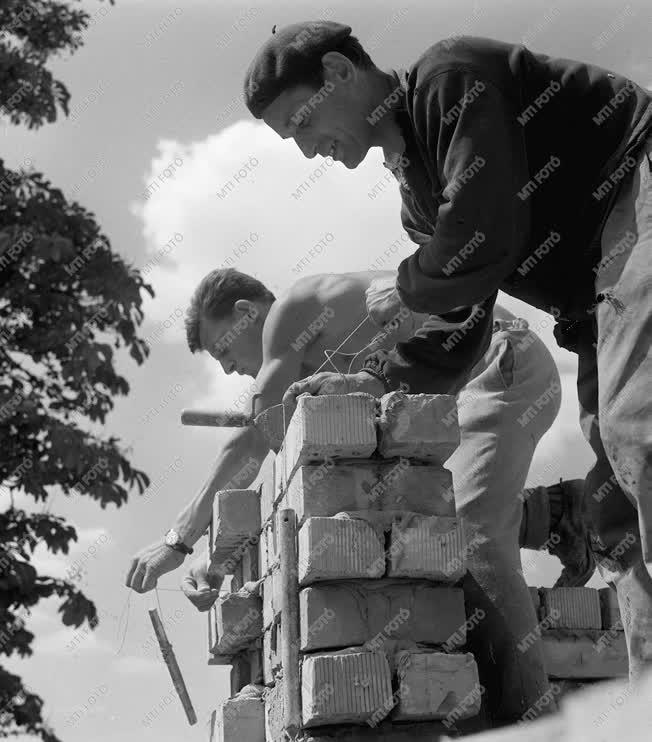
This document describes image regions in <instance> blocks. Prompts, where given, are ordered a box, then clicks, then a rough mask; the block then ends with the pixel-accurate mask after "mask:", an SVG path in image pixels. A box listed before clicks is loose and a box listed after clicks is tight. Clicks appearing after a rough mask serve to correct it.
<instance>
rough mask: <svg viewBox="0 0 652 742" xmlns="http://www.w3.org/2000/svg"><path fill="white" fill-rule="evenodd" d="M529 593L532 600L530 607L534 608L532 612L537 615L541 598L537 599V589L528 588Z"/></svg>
mask: <svg viewBox="0 0 652 742" xmlns="http://www.w3.org/2000/svg"><path fill="white" fill-rule="evenodd" d="M528 590H529V591H530V597H531V598H532V605H533V606H534V612H535V613H536V614H537V616H538V615H539V608H540V607H541V598H540V597H539V588H538V587H531V586H530V587H528Z"/></svg>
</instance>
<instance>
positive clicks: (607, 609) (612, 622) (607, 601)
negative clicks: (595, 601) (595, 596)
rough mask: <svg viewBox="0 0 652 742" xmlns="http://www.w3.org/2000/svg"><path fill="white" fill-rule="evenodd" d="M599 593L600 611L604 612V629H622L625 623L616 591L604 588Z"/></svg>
mask: <svg viewBox="0 0 652 742" xmlns="http://www.w3.org/2000/svg"><path fill="white" fill-rule="evenodd" d="M598 593H599V595H600V610H601V611H602V628H603V629H614V628H615V629H622V628H623V622H622V619H621V617H620V606H619V605H618V596H617V595H616V591H615V590H612V589H611V588H610V587H603V588H601V589H600V590H598Z"/></svg>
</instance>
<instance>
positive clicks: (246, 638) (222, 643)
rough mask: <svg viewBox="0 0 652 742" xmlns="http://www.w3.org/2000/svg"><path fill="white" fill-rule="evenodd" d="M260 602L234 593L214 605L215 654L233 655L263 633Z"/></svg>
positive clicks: (251, 597) (249, 596) (256, 597)
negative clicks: (215, 627)
mask: <svg viewBox="0 0 652 742" xmlns="http://www.w3.org/2000/svg"><path fill="white" fill-rule="evenodd" d="M262 607H263V605H262V600H261V599H260V598H259V597H258V596H257V595H240V594H237V593H234V594H232V595H228V596H226V597H225V598H223V599H219V600H218V601H217V603H216V604H215V609H216V611H215V612H216V619H217V636H218V639H217V643H216V644H215V646H214V653H215V654H235V653H236V652H239V651H240V650H241V649H244V648H245V647H247V646H248V645H249V644H251V642H252V641H255V640H256V639H257V638H258V637H259V636H261V634H262V632H263V615H262Z"/></svg>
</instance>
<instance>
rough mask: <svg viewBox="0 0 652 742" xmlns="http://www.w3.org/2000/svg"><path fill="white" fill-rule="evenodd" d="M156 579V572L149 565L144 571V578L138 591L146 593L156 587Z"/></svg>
mask: <svg viewBox="0 0 652 742" xmlns="http://www.w3.org/2000/svg"><path fill="white" fill-rule="evenodd" d="M157 581H158V575H157V574H156V571H155V570H154V569H152V568H151V567H148V568H147V571H146V572H145V579H144V580H143V584H142V587H141V589H140V591H139V592H141V593H147V592H149V591H150V590H153V589H154V588H155V587H156V583H157Z"/></svg>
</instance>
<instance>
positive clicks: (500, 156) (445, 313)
mask: <svg viewBox="0 0 652 742" xmlns="http://www.w3.org/2000/svg"><path fill="white" fill-rule="evenodd" d="M244 88H245V99H246V103H247V106H248V108H249V110H250V111H251V113H252V114H253V115H254V116H255V117H256V118H259V119H262V120H263V121H264V122H265V123H266V124H267V125H268V126H270V127H271V128H272V129H274V131H276V132H277V133H278V134H279V135H280V136H281V137H283V138H289V137H292V138H293V139H294V140H295V142H296V143H297V145H298V146H299V148H300V149H301V151H302V153H303V154H304V155H305V156H306V157H308V158H312V157H314V156H315V155H317V154H319V155H321V156H322V157H327V156H330V157H332V158H333V159H334V160H336V161H339V162H341V163H343V164H344V165H345V167H347V168H350V169H352V168H355V167H357V166H358V165H359V164H360V163H361V162H362V161H363V160H364V158H365V157H366V155H367V153H368V151H369V149H370V148H371V147H382V148H383V153H384V156H385V165H386V167H388V168H389V169H390V170H391V171H392V172H393V173H394V175H395V176H396V178H397V180H398V182H399V188H400V193H401V199H402V211H401V217H402V222H403V225H404V227H405V229H406V231H407V232H408V234H409V235H410V237H411V238H412V240H413V241H414V242H415V243H416V244H417V245H418V247H417V249H416V251H415V253H414V254H413V255H411V256H410V257H409V258H407V259H405V260H404V261H403V262H402V263H401V264H400V266H399V271H398V279H397V283H396V286H395V289H393V290H391V291H386V292H384V293H382V292H380V291H374V290H370V292H369V294H368V303H367V305H368V308H369V312H370V315H371V316H372V318H373V319H375V320H376V321H380V322H382V321H387V320H389V319H390V318H391V317H392V316H394V315H395V314H396V313H397V312H398V311H399V310H400V308H401V306H402V305H406V306H407V307H408V308H409V309H410V310H413V311H415V312H423V313H428V314H430V315H434V316H436V317H438V318H439V320H440V323H439V324H438V323H437V322H434V323H433V324H432V325H431V329H430V331H428V332H421V331H420V332H419V333H417V334H416V335H415V336H414V337H412V338H411V339H410V340H408V341H407V342H403V343H399V344H397V346H396V347H395V348H394V349H392V350H389V351H387V350H383V351H377V352H375V353H372V354H370V355H369V356H368V358H367V359H366V361H365V365H364V367H363V371H361V372H359V374H358V375H357V376H356V379H355V385H356V387H357V389H363V390H365V391H369V392H370V393H372V394H375V395H381V394H383V393H385V392H387V391H389V390H394V389H397V388H399V387H400V388H407V389H409V390H410V391H412V392H432V393H452V394H454V393H457V391H458V390H459V389H460V388H461V387H462V386H463V384H464V380H465V379H466V378H467V375H468V372H469V369H471V368H472V367H473V366H474V364H475V363H476V362H477V360H478V359H479V358H480V357H481V355H482V354H483V353H484V352H485V350H486V348H487V343H488V342H489V338H490V335H491V325H492V308H493V306H494V302H495V299H496V294H497V292H498V290H502V291H505V292H506V293H508V294H511V295H512V296H515V297H517V298H519V299H521V300H523V301H526V302H528V303H529V304H531V305H532V306H535V307H537V308H539V309H541V310H543V311H545V312H548V313H551V314H555V312H556V314H555V317H556V319H557V325H556V328H555V336H556V338H557V341H558V343H559V344H560V345H561V346H562V347H565V348H567V349H569V350H572V351H574V352H576V353H577V354H578V357H579V372H578V396H579V402H580V410H581V425H582V429H583V432H584V434H585V436H586V438H587V440H588V441H589V443H590V445H591V447H592V448H593V450H594V452H595V454H596V456H597V462H596V464H595V466H594V468H593V469H592V470H591V472H590V473H589V475H588V477H587V478H586V490H585V495H584V508H585V511H586V512H585V519H586V522H587V524H589V526H590V534H591V535H590V538H591V546H592V548H593V551H594V553H595V555H596V557H597V559H598V561H599V564H600V569H601V573H602V575H603V577H604V578H605V579H606V580H607V582H608V583H609V584H610V585H611V586H612V587H613V588H615V589H616V591H617V595H618V599H619V603H620V607H621V612H622V614H623V617H624V624H625V625H624V628H625V632H626V635H627V646H628V650H629V660H630V676H631V677H632V678H635V677H637V676H638V675H639V674H640V673H641V671H642V670H643V669H644V668H645V667H646V666H648V665H649V664H650V663H651V662H652V578H651V577H650V575H649V572H650V571H651V569H652V466H651V450H652V359H651V357H650V352H649V349H650V337H651V336H652V288H651V287H652V276H651V271H652V266H651V264H650V249H651V248H652V194H651V181H652V175H651V163H652V155H651V153H652V135H651V124H652V97H651V96H650V94H649V93H648V92H647V91H646V90H644V89H642V88H641V87H639V86H638V85H636V84H635V83H634V82H632V81H631V80H628V79H626V78H625V77H623V76H621V75H618V74H615V73H612V72H609V71H607V70H605V69H602V68H600V67H597V66H595V65H590V64H584V63H581V62H576V61H572V60H568V59H559V58H552V57H548V56H546V55H543V54H535V53H533V52H531V51H529V50H528V49H526V48H525V47H523V46H521V45H518V44H510V43H503V42H500V41H494V40H490V39H481V38H473V37H456V38H454V39H448V40H444V41H440V42H439V43H437V44H435V45H434V46H432V47H430V48H429V49H427V50H426V51H425V52H424V53H423V54H422V55H421V56H420V57H419V59H418V60H417V61H416V62H415V63H414V64H413V65H412V66H411V67H410V68H409V69H407V70H405V71H404V70H389V71H387V72H384V71H381V70H380V69H378V68H377V67H376V66H375V65H374V63H373V62H372V60H371V59H370V58H369V56H368V55H367V53H366V52H365V51H364V49H363V47H362V46H361V44H360V43H359V42H358V40H357V39H356V38H355V37H354V36H352V35H351V29H350V27H349V26H345V25H342V24H338V23H333V22H328V21H313V22H307V23H299V24H295V25H292V26H289V27H286V28H283V29H280V30H279V31H277V33H275V34H274V35H272V36H271V37H270V39H269V40H268V41H267V42H266V43H265V44H264V45H263V46H262V47H261V49H260V50H259V52H258V54H257V55H256V57H255V59H254V60H253V61H252V63H251V65H250V67H249V69H248V71H247V74H246V78H245V83H244ZM553 309H554V310H555V312H553ZM336 383H339V384H340V385H341V387H342V390H343V391H348V389H347V386H348V385H349V381H348V380H347V379H346V378H342V379H341V380H340V381H339V382H337V377H336V376H335V375H333V374H316V375H315V376H313V377H310V378H309V379H305V380H303V381H300V382H297V383H296V384H293V385H292V386H291V387H290V389H289V390H288V392H287V394H286V398H287V399H288V400H292V399H293V398H294V397H296V395H298V394H300V393H303V392H310V393H313V394H319V393H320V391H321V390H323V389H324V388H326V385H327V388H328V389H329V390H333V388H334V386H333V385H334V384H336ZM353 385H354V380H351V381H350V386H351V388H353ZM545 403H546V402H545V400H541V406H542V407H543V406H545ZM538 412H539V409H534V410H533V415H536V414H538ZM523 434H524V436H527V424H525V425H524V426H523ZM632 534H636V538H635V543H634V544H633V545H632V544H631V543H630V540H631V535H632ZM624 543H626V544H627V547H626V548H624V547H623V544H624ZM495 649H496V648H495V647H493V649H492V651H493V650H495ZM499 649H500V650H501V651H503V652H505V653H507V652H509V651H513V646H512V647H511V649H510V647H509V646H503V647H500V648H499ZM508 659H509V658H507V657H503V660H505V662H506V663H507V664H509V662H508ZM499 661H500V660H499ZM520 681H522V685H521V686H520V687H519V686H518V685H517V683H518V682H519V678H518V677H512V678H510V679H506V680H505V683H504V688H503V695H504V696H506V695H509V694H510V693H511V695H512V696H513V699H512V703H510V702H509V699H508V700H506V699H505V697H503V698H502V699H500V702H502V703H503V711H504V714H505V717H508V716H510V715H511V716H512V718H513V715H514V713H516V712H517V711H518V710H519V701H520V700H522V698H523V696H524V695H526V696H527V695H528V690H529V689H528V688H527V685H528V682H527V679H525V680H524V679H523V678H521V679H520ZM510 683H511V686H510ZM530 688H531V686H530ZM508 707H509V708H508ZM522 708H523V707H522V706H521V707H520V710H521V712H522ZM505 709H506V710H505Z"/></svg>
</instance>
